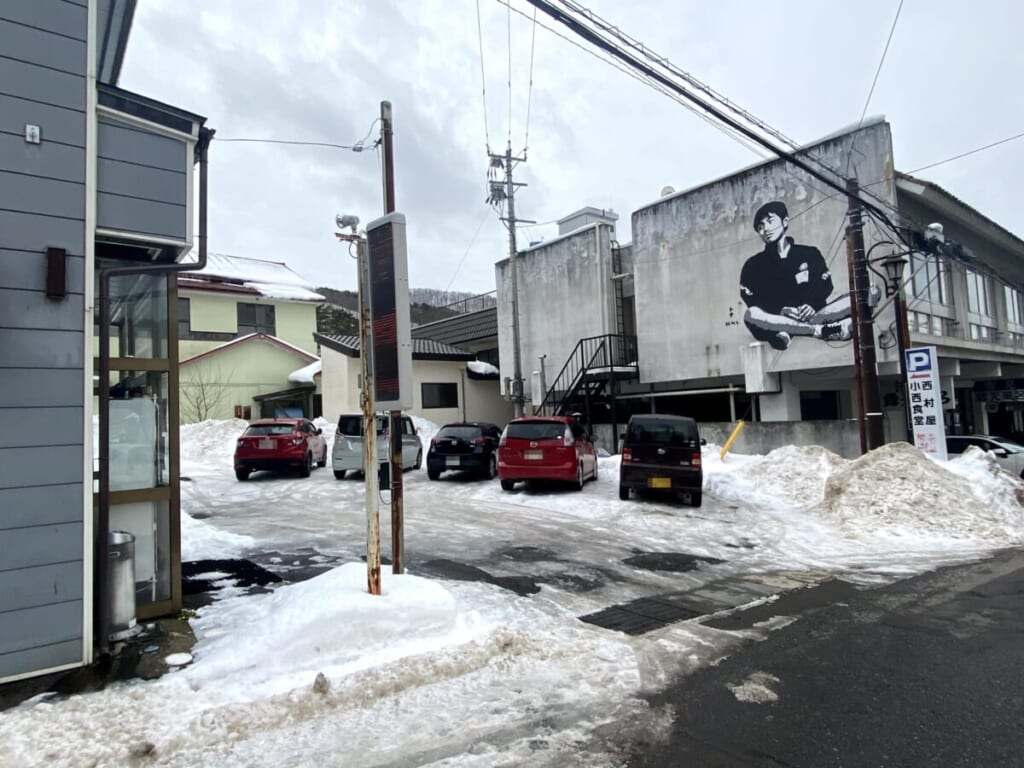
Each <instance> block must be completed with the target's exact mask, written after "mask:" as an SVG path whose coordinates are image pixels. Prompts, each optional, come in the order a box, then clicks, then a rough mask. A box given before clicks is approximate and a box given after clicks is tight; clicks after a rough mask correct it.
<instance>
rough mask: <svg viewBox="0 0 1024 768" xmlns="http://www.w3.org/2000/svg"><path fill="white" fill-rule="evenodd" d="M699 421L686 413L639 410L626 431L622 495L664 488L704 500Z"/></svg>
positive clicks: (698, 501) (692, 501) (621, 466)
mask: <svg viewBox="0 0 1024 768" xmlns="http://www.w3.org/2000/svg"><path fill="white" fill-rule="evenodd" d="M706 442H707V441H706V440H703V439H702V438H701V436H700V432H699V431H698V429H697V422H696V421H694V420H693V419H691V418H688V417H686V416H669V415H666V414H655V413H651V414H638V415H635V416H633V417H631V418H630V420H629V424H628V425H627V426H626V431H625V432H624V433H623V434H622V457H621V461H620V463H619V498H620V499H622V500H623V501H625V500H626V499H628V498H629V492H630V491H631V490H635V491H643V490H652V491H656V490H662V491H675V492H676V493H681V494H686V495H687V497H688V498H689V502H690V505H691V506H694V507H699V506H700V504H701V494H702V491H701V487H702V486H703V483H704V471H703V469H702V467H701V455H700V447H701V446H702V445H704V444H705V443H706Z"/></svg>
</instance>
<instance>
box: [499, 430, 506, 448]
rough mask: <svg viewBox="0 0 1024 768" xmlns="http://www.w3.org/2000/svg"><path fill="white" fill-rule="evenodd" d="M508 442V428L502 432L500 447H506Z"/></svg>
mask: <svg viewBox="0 0 1024 768" xmlns="http://www.w3.org/2000/svg"><path fill="white" fill-rule="evenodd" d="M506 443H508V430H505V431H504V432H502V433H501V439H500V440H498V447H499V448H504V447H505V444H506Z"/></svg>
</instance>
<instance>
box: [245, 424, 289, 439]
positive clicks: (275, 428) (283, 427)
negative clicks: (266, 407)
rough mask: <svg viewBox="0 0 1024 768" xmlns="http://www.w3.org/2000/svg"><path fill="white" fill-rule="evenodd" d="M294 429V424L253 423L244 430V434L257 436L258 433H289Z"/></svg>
mask: <svg viewBox="0 0 1024 768" xmlns="http://www.w3.org/2000/svg"><path fill="white" fill-rule="evenodd" d="M294 431H295V425H294V424H253V425H252V426H251V427H249V428H248V429H247V430H245V436H246V437H259V436H260V435H290V434H291V433H292V432H294Z"/></svg>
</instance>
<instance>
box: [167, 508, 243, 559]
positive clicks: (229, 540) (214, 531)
mask: <svg viewBox="0 0 1024 768" xmlns="http://www.w3.org/2000/svg"><path fill="white" fill-rule="evenodd" d="M254 549H256V540H255V539H254V538H253V537H252V536H243V535H241V534H238V533H231V532H230V531H225V530H223V529H222V528H218V527H217V526H215V525H211V524H210V523H208V522H206V521H205V520H197V519H196V518H194V517H192V516H191V515H190V514H188V512H185V511H184V510H182V512H181V559H182V560H184V561H190V560H218V559H221V558H226V557H239V556H241V555H244V554H245V553H246V552H251V551H253V550H254Z"/></svg>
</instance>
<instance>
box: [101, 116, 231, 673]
mask: <svg viewBox="0 0 1024 768" xmlns="http://www.w3.org/2000/svg"><path fill="white" fill-rule="evenodd" d="M214 133H216V131H214V130H213V129H211V128H200V129H199V139H198V141H196V147H195V155H194V157H195V159H196V160H197V161H198V162H199V260H198V261H195V262H185V263H181V264H150V265H148V266H139V265H131V266H127V265H126V266H123V267H107V268H106V269H101V270H100V295H99V315H100V350H99V351H100V354H99V358H100V360H99V382H100V386H99V391H100V403H99V409H100V435H99V452H98V459H99V510H98V512H99V514H98V515H97V518H96V522H97V530H96V542H95V545H96V576H95V579H94V584H95V590H94V594H95V595H96V596H97V599H96V606H95V618H96V627H95V634H96V643H95V647H96V650H97V652H98V653H99V654H100V655H102V656H106V655H108V654H109V653H110V631H109V630H110V628H109V627H108V626H107V625H108V624H109V623H110V609H111V606H110V605H109V603H108V600H109V598H108V586H109V584H110V541H109V539H110V444H109V441H110V279H111V278H112V277H118V276H121V275H148V274H169V273H171V272H195V271H197V270H200V269H202V268H203V267H205V266H206V226H207V224H206V208H207V206H206V200H207V180H206V179H207V165H208V153H209V149H210V141H211V140H212V139H213V134H214ZM86 332H87V333H88V331H86ZM170 352H171V350H168V354H170Z"/></svg>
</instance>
